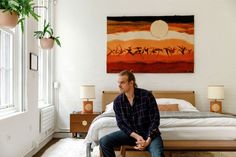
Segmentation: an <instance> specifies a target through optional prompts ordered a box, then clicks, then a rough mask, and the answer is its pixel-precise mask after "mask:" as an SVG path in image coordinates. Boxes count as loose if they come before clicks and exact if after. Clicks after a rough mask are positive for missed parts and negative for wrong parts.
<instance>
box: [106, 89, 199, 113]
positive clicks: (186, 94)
mask: <svg viewBox="0 0 236 157" xmlns="http://www.w3.org/2000/svg"><path fill="white" fill-rule="evenodd" d="M119 94H120V93H119V92H118V91H103V93H102V111H105V108H106V105H107V104H109V103H111V102H112V101H113V100H114V99H115V98H116V97H117V96H118V95H119ZM152 94H153V95H154V97H155V98H177V99H183V100H186V101H188V102H190V103H191V104H193V105H194V106H195V95H194V91H152Z"/></svg>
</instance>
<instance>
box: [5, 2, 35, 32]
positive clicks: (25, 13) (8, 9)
mask: <svg viewBox="0 0 236 157" xmlns="http://www.w3.org/2000/svg"><path fill="white" fill-rule="evenodd" d="M33 5H34V3H33V0H1V1H0V27H10V28H13V27H15V26H16V25H17V24H18V23H20V25H21V30H22V32H24V21H25V19H26V17H29V16H32V17H33V18H34V19H35V20H37V21H38V18H39V15H37V14H36V13H35V12H34V9H33Z"/></svg>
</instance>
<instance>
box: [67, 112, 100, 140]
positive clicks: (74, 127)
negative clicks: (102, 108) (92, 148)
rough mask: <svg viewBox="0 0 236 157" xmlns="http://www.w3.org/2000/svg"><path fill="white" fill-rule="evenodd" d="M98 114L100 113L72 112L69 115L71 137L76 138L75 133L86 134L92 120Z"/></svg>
mask: <svg viewBox="0 0 236 157" xmlns="http://www.w3.org/2000/svg"><path fill="white" fill-rule="evenodd" d="M99 114H100V112H92V113H82V112H73V113H72V114H70V132H71V133H72V136H73V137H77V133H87V132H88V129H89V126H90V124H91V123H92V121H93V119H94V118H95V117H97V116H98V115H99Z"/></svg>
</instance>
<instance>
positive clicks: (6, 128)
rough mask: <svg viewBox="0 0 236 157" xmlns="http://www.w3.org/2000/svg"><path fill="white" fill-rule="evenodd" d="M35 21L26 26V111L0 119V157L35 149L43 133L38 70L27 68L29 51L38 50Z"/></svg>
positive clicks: (14, 155)
mask: <svg viewBox="0 0 236 157" xmlns="http://www.w3.org/2000/svg"><path fill="white" fill-rule="evenodd" d="M36 28H37V23H36V22H35V21H34V20H32V19H29V21H28V28H26V29H25V30H28V31H26V32H27V33H26V36H27V39H26V42H27V45H26V50H25V52H24V53H26V55H27V56H26V58H25V59H26V64H27V75H26V90H27V94H26V102H27V103H26V107H27V111H26V112H23V113H20V114H17V115H14V116H11V117H8V118H5V119H2V118H1V119H0V157H24V156H25V155H26V154H27V153H29V152H31V151H32V150H34V149H36V146H37V143H39V142H40V141H42V140H43V138H44V137H45V135H44V134H40V133H39V109H38V72H36V71H31V70H29V53H30V52H33V53H36V54H37V52H38V50H37V48H38V44H37V40H36V39H35V38H34V37H33V31H35V30H36Z"/></svg>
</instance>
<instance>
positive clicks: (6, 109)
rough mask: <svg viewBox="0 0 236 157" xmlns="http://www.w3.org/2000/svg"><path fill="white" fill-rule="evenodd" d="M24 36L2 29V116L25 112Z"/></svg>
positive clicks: (0, 39)
mask: <svg viewBox="0 0 236 157" xmlns="http://www.w3.org/2000/svg"><path fill="white" fill-rule="evenodd" d="M22 58H23V57H22V34H21V31H20V29H19V28H18V27H16V28H15V29H0V115H3V114H4V115H5V114H8V113H12V112H17V111H22V110H23V106H22V105H23V103H22V101H23V99H22V96H23V92H22V90H23V88H22V87H23V82H22V80H23V79H22V77H23V74H22V67H23V65H22V63H23V62H22Z"/></svg>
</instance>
